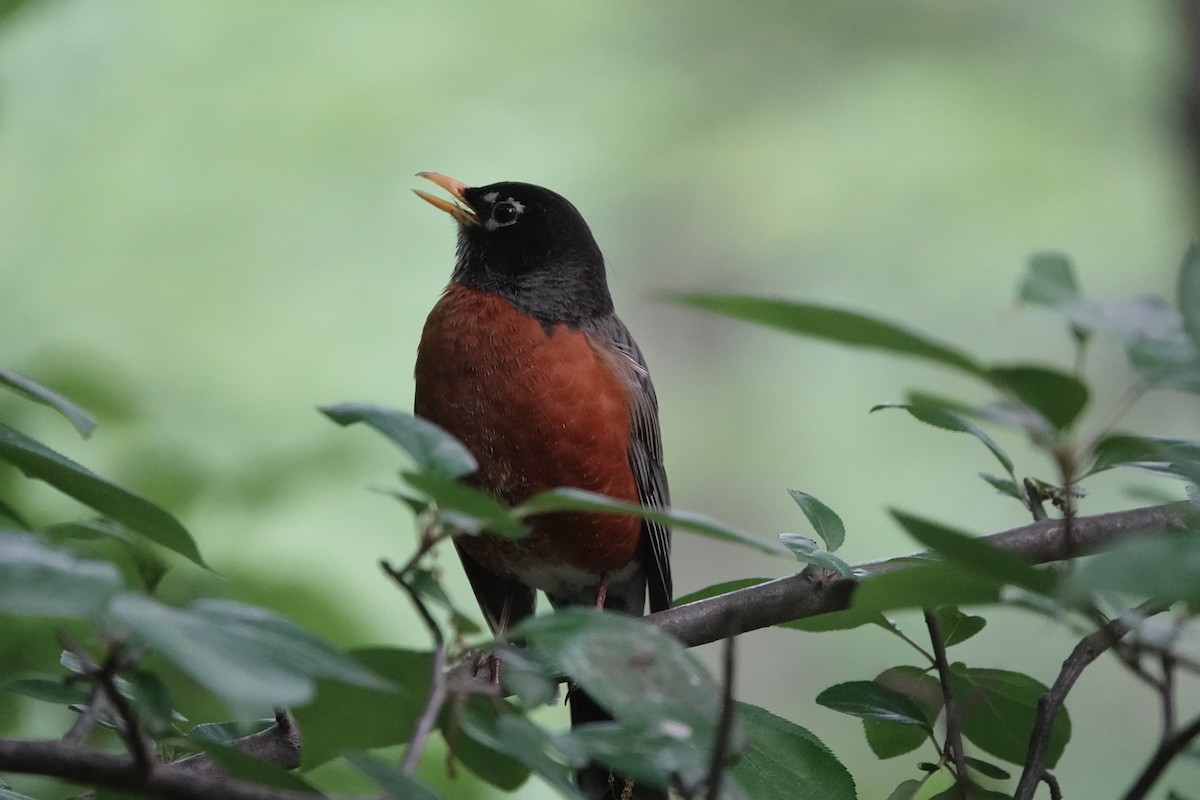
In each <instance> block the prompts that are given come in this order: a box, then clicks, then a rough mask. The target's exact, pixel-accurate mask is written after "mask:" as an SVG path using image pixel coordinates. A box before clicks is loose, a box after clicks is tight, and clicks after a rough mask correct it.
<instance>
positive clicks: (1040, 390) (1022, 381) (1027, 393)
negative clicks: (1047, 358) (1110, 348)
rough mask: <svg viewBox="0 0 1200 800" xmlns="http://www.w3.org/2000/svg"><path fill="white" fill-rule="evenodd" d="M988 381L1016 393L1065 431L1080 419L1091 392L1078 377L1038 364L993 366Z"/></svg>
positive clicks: (1057, 428)
mask: <svg viewBox="0 0 1200 800" xmlns="http://www.w3.org/2000/svg"><path fill="white" fill-rule="evenodd" d="M987 374H988V379H989V380H991V381H992V383H994V384H995V385H996V386H998V387H1000V388H1002V389H1006V390H1008V391H1010V392H1012V393H1013V395H1015V396H1016V398H1017V399H1018V400H1020V401H1021V402H1022V403H1024V404H1026V405H1027V406H1029V407H1030V408H1032V409H1034V410H1035V411H1037V412H1038V413H1039V414H1041V415H1042V416H1043V417H1045V418H1046V420H1047V421H1048V422H1049V423H1050V424H1051V425H1053V426H1054V428H1055V429H1056V430H1065V429H1067V428H1069V427H1071V425H1072V423H1074V422H1075V420H1076V419H1078V418H1079V415H1080V413H1082V412H1083V409H1084V407H1085V406H1087V401H1088V389H1087V386H1085V385H1084V384H1083V383H1082V382H1081V381H1080V380H1079V379H1078V378H1076V377H1074V376H1071V375H1067V374H1066V373H1064V372H1059V371H1058V370H1053V369H1049V368H1047V367H1040V366H1034V365H1018V366H1012V367H992V368H991V369H989V370H988V373H987Z"/></svg>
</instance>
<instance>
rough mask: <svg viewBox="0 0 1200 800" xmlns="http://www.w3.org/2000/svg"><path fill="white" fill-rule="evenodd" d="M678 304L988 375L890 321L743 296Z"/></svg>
mask: <svg viewBox="0 0 1200 800" xmlns="http://www.w3.org/2000/svg"><path fill="white" fill-rule="evenodd" d="M673 299H674V300H675V301H676V302H680V303H684V304H686V305H691V306H695V307H697V308H703V309H707V310H709V311H715V312H716V313H718V314H723V315H725V316H727V317H733V318H734V319H741V320H746V321H747V322H754V323H758V324H760V325H768V326H771V327H774V328H779V329H781V330H784V331H788V332H789V333H797V334H801V335H803V336H811V337H813V338H816V339H825V340H827V341H832V342H837V343H839V344H846V345H851V346H854V347H866V348H873V349H876V350H883V351H885V352H890V353H899V354H901V355H908V356H913V357H915V358H921V359H925V360H927V361H933V362H935V363H939V364H942V365H944V366H948V367H952V368H954V369H957V370H960V371H962V372H966V373H968V374H970V375H975V376H978V377H983V376H984V372H985V371H984V369H983V368H982V367H981V366H980V365H979V364H977V363H976V362H975V361H974V360H972V359H971V358H970V357H969V356H967V355H966V354H965V353H962V352H961V351H959V350H956V349H954V348H952V347H950V346H948V345H944V344H941V343H940V342H936V341H934V340H932V339H929V338H926V337H925V336H922V335H920V334H917V333H913V332H912V331H909V330H907V329H906V328H903V327H901V326H899V325H895V324H893V323H891V322H885V321H884V320H881V319H877V318H875V317H870V316H867V315H865V314H858V313H855V312H853V311H844V310H842V309H838V308H829V307H828V306H819V305H814V304H811V303H793V302H789V301H787V300H774V299H768V298H758V297H744V296H737V295H710V294H677V295H674V296H673Z"/></svg>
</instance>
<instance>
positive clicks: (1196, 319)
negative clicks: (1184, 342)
mask: <svg viewBox="0 0 1200 800" xmlns="http://www.w3.org/2000/svg"><path fill="white" fill-rule="evenodd" d="M1179 315H1180V316H1181V317H1182V318H1183V329H1184V330H1185V331H1187V334H1188V336H1190V337H1191V339H1192V345H1193V346H1194V347H1195V348H1196V349H1197V350H1200V246H1197V244H1196V243H1195V242H1193V243H1192V245H1191V247H1189V248H1188V251H1187V255H1185V256H1184V257H1183V266H1182V267H1181V268H1180V270H1179Z"/></svg>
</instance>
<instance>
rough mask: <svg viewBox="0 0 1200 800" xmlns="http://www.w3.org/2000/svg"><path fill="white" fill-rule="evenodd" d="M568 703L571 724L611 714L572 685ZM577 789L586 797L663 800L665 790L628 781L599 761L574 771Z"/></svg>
mask: <svg viewBox="0 0 1200 800" xmlns="http://www.w3.org/2000/svg"><path fill="white" fill-rule="evenodd" d="M567 702H568V703H569V704H570V706H571V727H572V728H574V727H575V726H576V725H582V724H584V723H586V722H607V721H609V720H611V719H612V715H611V714H609V713H608V712H607V711H605V710H604V709H603V708H601V707H600V705H599V704H598V703H597V702H596V701H595V700H593V699H592V698H591V697H590V696H589V695H587V694H585V693H584V692H582V691H580V690H579V688H578V687H575V688H572V689H571V692H570V694H569V695H568V696H567ZM575 783H576V785H578V787H579V792H580V794H582V795H583V796H584V797H585V798H587V800H667V792H666V791H665V790H663V789H656V788H652V787H649V786H642V785H640V784H638V785H635V784H634V782H633V781H632V780H629V779H627V778H625V777H624V776H622V775H616V774H614V773H613V772H612V770H610V769H609V768H608V767H605V766H603V765H601V764H595V763H592V764H588V765H587V766H586V767H584V768H583V769H581V770H579V771H578V772H577V773H575Z"/></svg>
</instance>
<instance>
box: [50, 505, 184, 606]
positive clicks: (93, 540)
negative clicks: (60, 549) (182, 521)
mask: <svg viewBox="0 0 1200 800" xmlns="http://www.w3.org/2000/svg"><path fill="white" fill-rule="evenodd" d="M46 533H47V534H49V535H50V536H51V538H53V539H54V540H55V541H64V540H65V541H70V542H83V543H86V544H85V547H86V548H87V549H88V550H89V551H91V552H93V553H94V554H96V555H99V556H100V557H101V558H106V559H110V560H113V561H115V562H116V563H117V565H118V566H120V567H122V568H123V569H125V570H126V574H127V575H131V576H133V577H136V578H137V579H138V580H140V581H141V583H142V585H143V586H145V588H146V591H147V592H150V593H153V592H154V590H155V589H156V588H157V587H158V584H159V582H160V581H162V579H163V577H164V576H165V575H166V574H167V572H168V571H169V570H170V565H168V564H167V562H166V560H165V559H164V558H163V557H162V556H161V555H159V553H158V551H157V550H155V549H154V548H153V547H152V546H151V545H149V544H148V543H147V542H146V540H145V539H143V538H142V537H140V536H138V535H136V534H134V533H132V532H130V531H129V530H127V529H126V528H125V526H123V525H121V524H119V523H116V522H113V521H112V520H109V519H103V518H97V519H85V520H75V521H74V522H64V523H62V524H60V525H54V526H52V527H50V528H49V529H48V530H47V531H46ZM105 543H110V544H107V545H106V544H105Z"/></svg>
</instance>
